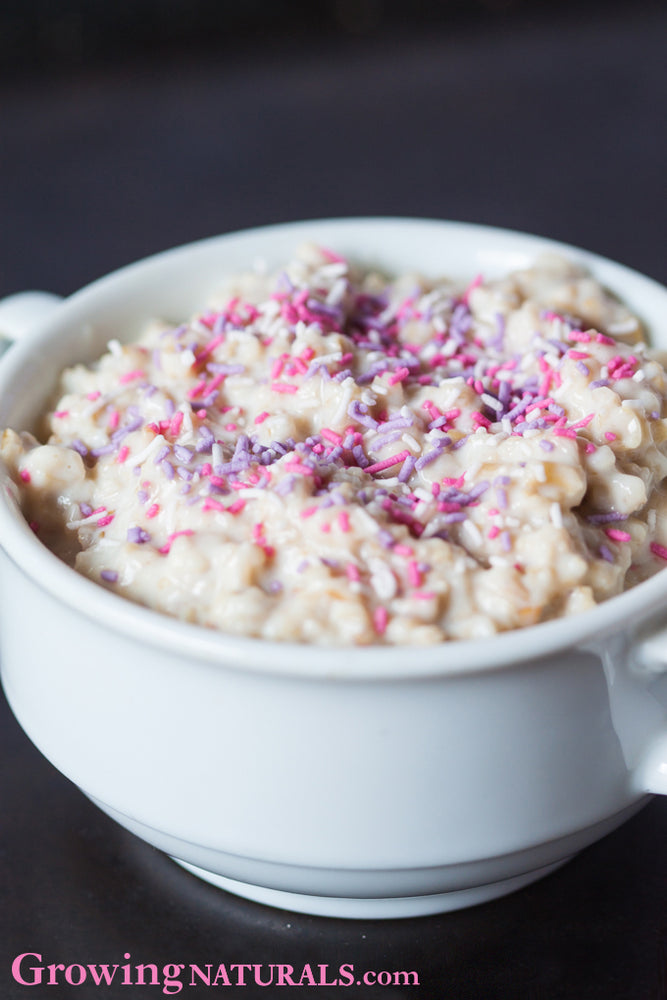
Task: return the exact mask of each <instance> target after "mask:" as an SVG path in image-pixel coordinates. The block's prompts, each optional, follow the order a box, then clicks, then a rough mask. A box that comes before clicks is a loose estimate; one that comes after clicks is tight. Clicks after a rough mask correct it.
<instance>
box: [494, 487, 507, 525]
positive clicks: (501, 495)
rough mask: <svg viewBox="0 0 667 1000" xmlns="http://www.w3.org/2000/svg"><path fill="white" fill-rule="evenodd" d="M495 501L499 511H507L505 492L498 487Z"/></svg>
mask: <svg viewBox="0 0 667 1000" xmlns="http://www.w3.org/2000/svg"><path fill="white" fill-rule="evenodd" d="M496 499H497V501H498V506H499V507H500V509H501V510H507V492H506V491H505V490H504V489H503V488H502V487H500V486H499V487H498V488H497V489H496ZM508 537H509V536H508Z"/></svg>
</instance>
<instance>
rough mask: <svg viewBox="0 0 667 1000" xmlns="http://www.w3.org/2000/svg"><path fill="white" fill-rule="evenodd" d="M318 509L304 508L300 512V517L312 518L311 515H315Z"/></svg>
mask: <svg viewBox="0 0 667 1000" xmlns="http://www.w3.org/2000/svg"><path fill="white" fill-rule="evenodd" d="M317 511H318V508H317V507H316V506H315V507H304V508H303V510H302V511H301V512H300V517H304V518H305V517H312V516H313V514H317Z"/></svg>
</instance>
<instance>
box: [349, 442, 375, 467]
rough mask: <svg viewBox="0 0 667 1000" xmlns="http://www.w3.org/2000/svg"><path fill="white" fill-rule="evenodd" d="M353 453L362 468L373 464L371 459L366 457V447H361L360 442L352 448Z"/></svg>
mask: <svg viewBox="0 0 667 1000" xmlns="http://www.w3.org/2000/svg"><path fill="white" fill-rule="evenodd" d="M352 454H353V455H354V457H355V459H356V460H357V465H358V466H359V468H360V469H365V468H366V466H368V465H370V464H371V463H370V462H369V460H368V459H367V458H366V454H365V452H364V449H363V448H362V447H361V445H360V444H356V445H355V446H354V448H353V449H352Z"/></svg>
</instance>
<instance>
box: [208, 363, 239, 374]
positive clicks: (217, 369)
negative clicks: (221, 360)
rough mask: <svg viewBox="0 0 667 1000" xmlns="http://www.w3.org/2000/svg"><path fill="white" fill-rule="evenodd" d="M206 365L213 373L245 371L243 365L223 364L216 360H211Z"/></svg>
mask: <svg viewBox="0 0 667 1000" xmlns="http://www.w3.org/2000/svg"><path fill="white" fill-rule="evenodd" d="M206 367H207V368H208V370H209V371H210V372H211V374H213V375H242V374H243V373H244V371H245V365H223V364H218V363H217V362H211V363H210V364H209V365H207V366H206Z"/></svg>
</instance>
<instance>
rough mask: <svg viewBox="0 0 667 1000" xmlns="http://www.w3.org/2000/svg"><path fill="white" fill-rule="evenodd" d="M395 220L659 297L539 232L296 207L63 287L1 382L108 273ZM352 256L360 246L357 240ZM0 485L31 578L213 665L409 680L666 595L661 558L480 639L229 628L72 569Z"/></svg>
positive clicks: (1, 527) (117, 627)
mask: <svg viewBox="0 0 667 1000" xmlns="http://www.w3.org/2000/svg"><path fill="white" fill-rule="evenodd" d="M403 226H411V227H418V228H419V227H424V229H425V230H426V229H433V230H438V231H440V232H442V233H443V234H444V233H446V232H448V233H449V235H451V236H454V235H456V233H466V234H473V235H476V236H477V237H479V238H482V237H484V238H487V237H491V238H492V239H493V240H494V241H505V242H506V244H507V245H508V247H512V246H514V247H516V248H521V251H522V252H523V253H526V252H528V253H531V254H535V253H538V252H545V251H553V252H556V253H561V254H566V255H567V256H569V257H570V258H571V259H574V260H575V261H577V262H579V263H582V264H584V265H585V266H588V267H590V268H592V269H593V270H594V271H595V272H597V276H599V277H601V279H602V280H605V283H607V281H606V279H604V275H605V274H609V275H611V277H612V278H619V279H620V280H621V282H623V280H625V281H627V282H630V283H631V284H632V285H633V286H634V285H636V284H638V286H639V288H640V290H641V289H645V290H646V291H648V292H649V293H651V294H657V295H658V296H660V297H662V298H664V300H665V306H667V288H666V287H665V286H663V285H661V284H660V283H659V282H657V281H655V279H653V278H651V277H649V276H646V275H643V274H641V273H640V272H638V271H635V270H633V269H632V268H628V267H626V266H625V265H623V264H620V263H617V262H616V261H613V260H611V259H609V258H606V257H604V256H601V255H599V254H595V253H593V252H592V251H588V250H584V249H582V248H580V247H576V246H573V245H570V244H567V243H563V242H560V241H557V240H552V239H549V238H547V237H542V236H539V235H534V234H529V233H523V232H520V231H518V230H513V229H504V228H501V227H496V226H485V225H480V224H477V223H466V222H456V221H451V220H444V219H443V220H439V219H427V218H423V219H422V218H408V217H401V216H396V217H394V216H361V217H341V218H330V219H305V220H299V221H296V222H288V223H277V224H273V225H270V226H258V227H253V228H250V229H244V230H239V231H235V232H230V233H224V234H221V235H219V236H212V237H207V238H206V239H203V240H197V241H194V242H191V243H187V244H184V245H181V246H177V247H174V248H171V249H168V250H163V251H161V252H159V253H157V254H151V255H150V256H148V257H145V258H142V259H141V260H139V261H135V262H134V263H130V264H127V265H125V266H124V267H121V268H119V269H117V270H115V271H112V272H110V273H109V274H107V275H105V276H104V277H102V278H99V279H97V280H96V281H93V282H91V283H90V284H88V285H86V286H84V287H83V288H82V289H80V290H79V291H77V292H75V293H73V295H71V296H69V297H68V298H66V299H64V300H63V301H62V303H61V304H59V305H58V306H57V307H56V308H55V311H54V315H53V316H52V317H51V318H50V319H49V320H48V321H47V322H46V323H44V324H43V325H42V326H41V327H40V329H39V330H38V331H37V332H36V333H35V334H34V335H31V336H30V337H29V338H28V339H27V340H26V341H23V342H21V343H19V344H16V345H14V346H13V347H12V349H11V350H10V351H8V352H7V354H6V355H5V357H4V358H3V359H2V361H1V362H0V382H3V381H4V382H6V381H7V380H8V379H9V378H11V376H12V372H18V371H19V370H20V369H21V368H22V366H23V364H24V363H25V360H26V358H27V357H28V356H29V355H31V354H32V353H33V351H34V348H35V346H36V345H38V344H39V343H40V342H42V341H48V340H50V338H51V337H52V336H53V335H54V333H55V332H56V331H57V330H58V329H59V327H61V326H62V325H67V323H68V317H69V315H70V313H74V314H76V313H77V312H79V311H83V312H85V310H86V309H87V308H89V303H92V304H93V305H94V303H95V302H96V301H97V300H98V299H99V298H100V296H102V298H103V297H104V295H105V294H107V293H109V292H111V294H113V290H114V288H115V286H116V285H117V284H119V283H122V282H123V281H125V280H128V279H133V278H136V277H137V276H139V277H141V274H142V271H148V270H149V269H152V268H161V267H162V266H163V265H164V264H165V263H167V262H172V263H174V264H176V265H177V264H178V262H179V259H180V258H181V257H183V258H186V257H190V256H191V255H192V254H193V253H199V252H202V253H205V254H207V253H209V252H211V253H213V252H215V249H216V248H217V247H218V246H222V245H223V244H225V245H226V244H228V243H232V242H233V241H245V242H248V243H250V244H252V242H253V240H257V239H262V238H264V237H266V236H268V237H271V235H272V234H276V235H279V234H293V235H294V237H295V238H297V237H298V236H299V231H301V234H302V235H303V232H305V231H308V230H311V229H312V230H317V229H322V228H324V227H326V228H327V229H332V228H333V229H340V231H341V233H343V232H344V231H345V230H350V229H357V228H359V227H362V228H365V229H369V228H374V229H376V230H382V229H383V228H385V227H387V228H393V229H396V228H397V227H398V228H400V227H403ZM362 256H363V251H360V257H362ZM600 272H602V274H600ZM612 284H613V281H612ZM614 290H616V289H615V288H613V287H612V291H614ZM618 292H619V294H620V296H621V297H622V298H623V297H624V294H623V289H622V288H620V289H618ZM666 313H667V310H666ZM666 322H667V320H666ZM3 478H4V477H3ZM4 485H5V488H4V489H2V490H0V547H1V548H2V549H3V550H4V554H5V556H6V557H7V558H8V559H9V560H10V561H11V562H12V563H13V564H14V565H15V566H16V567H17V568H18V569H19V570H20V571H21V572H23V573H24V574H25V575H27V576H28V577H30V578H31V579H32V581H33V583H34V584H35V585H36V586H37V587H38V588H40V589H41V590H43V591H46V592H48V593H49V594H50V595H51V596H52V597H54V598H55V599H57V600H58V601H60V602H61V603H64V604H66V605H68V606H69V607H70V608H71V609H72V610H74V611H76V612H78V613H80V614H82V615H84V616H85V617H86V618H88V619H90V620H93V621H95V622H97V623H98V624H99V625H101V626H102V627H104V628H105V629H107V630H110V631H112V632H122V633H124V635H125V636H126V637H128V638H130V639H134V640H135V641H137V642H140V643H147V644H149V645H151V646H154V647H155V646H156V647H160V648H162V649H164V650H166V651H168V652H170V653H172V654H173V653H177V654H178V655H179V656H185V657H187V658H188V660H193V659H196V660H199V661H202V662H206V663H209V664H211V663H213V664H218V665H219V666H220V667H221V668H223V667H231V668H235V669H243V670H245V671H247V670H252V671H255V672H259V673H262V674H271V675H275V676H284V677H295V676H298V677H301V678H311V679H313V680H316V679H326V680H345V681H354V680H359V681H409V680H415V679H417V678H427V677H428V678H433V677H440V678H446V677H460V676H462V675H471V674H480V673H487V672H490V671H493V672H496V671H499V670H507V669H508V668H511V667H514V666H520V665H523V664H525V663H526V662H529V661H532V660H543V659H545V658H548V657H550V656H553V655H554V654H557V653H558V652H559V651H562V650H565V649H572V648H573V647H574V646H578V647H586V646H587V645H594V644H596V643H597V642H599V640H600V639H601V638H602V637H603V636H604V637H608V636H609V635H612V634H613V635H619V633H622V632H623V631H624V630H626V629H628V628H629V627H631V628H632V630H633V631H635V630H636V629H637V627H638V626H639V625H641V624H642V623H643V622H646V621H647V619H648V618H649V617H650V616H652V615H655V614H656V613H657V612H658V611H659V610H660V608H661V607H664V606H665V603H666V601H667V567H666V569H665V570H661V571H659V572H658V573H656V574H655V575H654V576H652V577H650V578H649V579H648V580H646V581H644V582H642V583H640V584H638V585H637V586H635V587H633V588H632V589H630V590H628V591H625V592H624V593H622V594H620V595H618V596H615V597H612V598H609V599H608V600H606V601H604V602H602V603H601V604H599V605H596V606H595V607H594V608H591V609H589V610H587V611H584V612H581V613H578V614H575V615H572V616H569V617H567V618H558V619H553V620H549V621H546V622H542V623H540V624H537V625H531V626H527V627H525V628H520V629H514V630H510V631H506V632H501V633H498V634H495V635H492V636H489V637H485V638H479V639H457V640H449V641H445V642H442V643H436V644H433V645H423V646H422V645H388V644H387V645H385V644H372V645H364V646H350V645H343V644H340V645H332V644H327V645H324V644H322V645H320V644H306V643H297V642H283V641H273V640H267V639H263V638H256V637H246V636H240V635H234V634H230V633H225V632H222V631H219V630H216V629H212V628H206V627H205V626H202V625H196V624H192V623H189V622H183V621H180V620H178V619H176V618H172V617H170V616H169V615H167V614H165V613H163V612H159V611H155V610H152V609H150V608H148V607H145V606H143V605H140V604H137V603H135V602H133V601H131V600H130V599H128V598H125V597H123V596H121V595H119V594H116V593H113V592H111V591H109V590H107V589H105V588H104V587H102V586H100V585H99V584H98V583H96V582H95V581H93V580H90V579H88V578H86V577H84V576H83V575H81V574H79V573H78V572H76V570H74V569H73V568H71V567H70V566H68V565H67V564H66V563H64V562H62V561H61V560H60V559H59V558H58V557H57V556H55V555H54V554H53V553H52V552H51V551H50V550H49V549H48V548H46V546H45V545H44V544H43V543H42V542H41V541H40V540H39V539H38V538H37V537H36V536H35V535H34V533H33V532H32V531H31V529H30V528H29V526H28V524H27V523H26V521H25V520H24V518H23V515H22V514H21V512H20V510H19V507H18V504H17V502H16V500H15V497H14V493H13V490H12V488H11V486H10V485H9V484H8V483H6V482H5V484H4Z"/></svg>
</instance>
